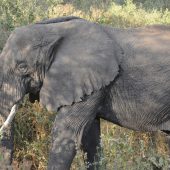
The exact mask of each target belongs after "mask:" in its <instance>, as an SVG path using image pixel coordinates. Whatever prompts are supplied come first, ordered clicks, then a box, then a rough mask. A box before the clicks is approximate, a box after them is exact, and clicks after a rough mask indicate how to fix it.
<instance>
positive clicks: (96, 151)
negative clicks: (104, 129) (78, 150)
mask: <svg viewBox="0 0 170 170" xmlns="http://www.w3.org/2000/svg"><path fill="white" fill-rule="evenodd" d="M87 126H88V124H87ZM100 142H101V139H100V119H99V118H96V119H95V120H94V121H93V122H92V124H91V126H90V128H87V130H85V132H84V133H83V137H82V150H83V151H84V152H85V153H87V160H86V161H87V165H88V168H87V169H88V170H98V169H99V161H100V158H101V155H100V154H101V145H100Z"/></svg>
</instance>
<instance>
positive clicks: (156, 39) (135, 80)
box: [0, 16, 170, 170]
mask: <svg viewBox="0 0 170 170" xmlns="http://www.w3.org/2000/svg"><path fill="white" fill-rule="evenodd" d="M26 94H28V95H29V98H30V101H32V102H34V100H38V101H39V102H40V104H41V105H42V106H43V107H45V108H46V109H47V110H48V111H53V112H57V114H56V117H55V120H54V123H53V128H52V132H51V136H52V137H51V149H50V151H49V160H48V169H49V170H63V169H64V170H68V169H70V166H71V163H72V161H73V158H74V156H75V154H76V148H77V147H80V148H81V149H82V150H83V151H84V152H86V153H87V161H88V162H89V166H88V169H89V170H92V169H95V168H96V167H94V164H93V163H94V162H95V161H96V160H99V159H100V158H99V156H97V155H96V153H97V149H96V148H97V147H99V148H100V119H104V120H107V121H109V122H112V123H114V124H117V125H119V126H122V127H126V128H129V129H133V130H137V131H150V132H151V131H162V132H165V133H167V134H169V132H170V102H169V101H170V26H165V25H152V26H145V27H139V28H128V29H123V28H122V29H121V28H113V27H111V26H107V25H101V24H97V23H94V22H91V21H87V20H85V19H82V18H78V17H74V16H68V17H67V16H66V17H61V18H55V19H49V20H45V21H40V22H37V23H34V24H30V25H27V26H22V27H19V28H16V29H15V30H14V31H13V32H12V33H11V35H10V36H9V39H8V40H7V42H6V45H5V47H4V48H3V51H2V53H1V55H0V113H1V116H2V117H3V121H4V120H5V119H7V117H8V114H9V111H10V109H11V108H12V106H13V105H15V104H17V103H19V102H21V101H22V99H23V97H24V96H25V95H26ZM8 131H9V134H8V135H6V136H4V137H3V139H2V141H3V142H1V148H2V149H3V153H4V155H7V157H6V159H8V161H7V163H8V164H10V163H11V157H12V150H13V149H12V146H13V144H12V143H13V127H12V125H11V127H10V128H9V129H8ZM7 153H8V154H7ZM97 168H98V167H97Z"/></svg>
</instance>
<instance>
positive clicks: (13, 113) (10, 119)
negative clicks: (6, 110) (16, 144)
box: [0, 104, 17, 134]
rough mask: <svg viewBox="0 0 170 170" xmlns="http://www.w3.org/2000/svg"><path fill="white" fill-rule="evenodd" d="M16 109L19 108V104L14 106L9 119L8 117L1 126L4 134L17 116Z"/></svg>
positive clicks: (0, 130) (0, 131)
mask: <svg viewBox="0 0 170 170" xmlns="http://www.w3.org/2000/svg"><path fill="white" fill-rule="evenodd" d="M16 110H17V104H15V105H14V106H13V107H12V109H11V111H10V114H9V116H8V117H7V119H6V121H5V122H4V123H3V125H2V126H1V128H0V134H2V132H3V131H4V130H5V129H6V128H7V127H8V126H9V125H10V124H11V122H12V120H13V119H14V117H15V114H16Z"/></svg>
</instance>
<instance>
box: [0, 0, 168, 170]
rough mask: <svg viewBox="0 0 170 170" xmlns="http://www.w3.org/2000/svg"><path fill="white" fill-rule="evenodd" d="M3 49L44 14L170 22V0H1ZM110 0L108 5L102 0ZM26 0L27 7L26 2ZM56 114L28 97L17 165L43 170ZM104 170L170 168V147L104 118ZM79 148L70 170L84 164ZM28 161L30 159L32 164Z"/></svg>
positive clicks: (126, 22)
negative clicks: (14, 34)
mask: <svg viewBox="0 0 170 170" xmlns="http://www.w3.org/2000/svg"><path fill="white" fill-rule="evenodd" d="M0 1H1V6H0V50H2V48H3V46H4V43H5V41H6V39H7V37H8V35H9V33H10V31H11V30H13V29H14V28H15V27H17V26H20V25H26V24H29V23H33V22H36V21H38V20H40V19H43V18H52V17H58V16H66V15H75V16H79V17H82V18H85V19H88V20H91V21H94V22H97V23H100V24H107V25H111V26H114V27H121V28H122V27H123V28H127V27H138V26H144V25H150V24H170V11H169V10H168V9H169V3H167V2H168V1H167V0H164V1H163V0H143V1H140V0H135V1H134V2H133V1H132V0H126V1H124V0H115V1H113V0H105V1H104V0H95V1H91V0H81V1H80V0H71V1H69V2H68V0H51V1H48V0H42V1H41V3H40V1H37V0H13V1H11V0H0ZM104 2H106V3H104ZM25 4H27V5H25ZM54 117H55V113H49V112H47V111H46V110H45V109H42V108H41V107H40V106H39V104H38V103H35V104H33V105H32V104H30V103H29V102H28V101H27V100H25V101H24V103H23V104H22V107H21V108H20V109H19V111H18V113H17V115H16V118H15V152H14V159H15V160H14V167H15V169H17V168H16V167H17V166H20V167H21V166H22V162H24V164H25V161H27V162H30V165H29V166H32V169H38V170H45V169H46V165H47V159H48V149H49V141H50V135H49V134H50V129H51V126H52V122H53V120H54ZM101 137H102V146H103V151H102V158H101V161H100V162H99V163H100V165H101V170H105V169H107V170H112V169H118V170H123V169H128V170H138V169H140V170H152V169H156V168H157V169H164V170H167V169H168V164H169V163H170V162H169V157H168V148H167V145H166V144H165V136H164V135H163V134H161V133H154V134H153V133H139V132H134V131H131V130H128V129H124V128H120V127H118V126H115V125H113V124H110V123H108V122H105V121H102V135H101ZM83 157H84V156H83V153H82V152H81V151H79V150H78V154H77V156H76V158H75V159H74V163H73V165H72V170H83V169H85V167H86V165H85V163H84V161H83ZM28 164H29V163H28Z"/></svg>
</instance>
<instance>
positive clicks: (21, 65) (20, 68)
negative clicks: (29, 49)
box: [17, 63, 28, 73]
mask: <svg viewBox="0 0 170 170" xmlns="http://www.w3.org/2000/svg"><path fill="white" fill-rule="evenodd" d="M17 69H18V71H19V72H20V73H27V71H28V66H27V64H26V63H19V64H18V65H17Z"/></svg>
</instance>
